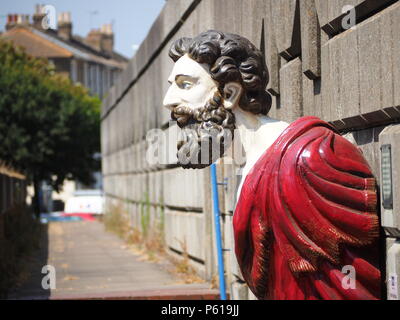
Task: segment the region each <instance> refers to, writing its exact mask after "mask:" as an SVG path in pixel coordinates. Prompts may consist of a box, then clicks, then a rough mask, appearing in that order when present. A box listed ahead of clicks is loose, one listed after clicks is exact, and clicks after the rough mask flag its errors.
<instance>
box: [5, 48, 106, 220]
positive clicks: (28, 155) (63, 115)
mask: <svg viewBox="0 0 400 320" xmlns="http://www.w3.org/2000/svg"><path fill="white" fill-rule="evenodd" d="M0 141H1V143H0V159H2V160H3V161H5V162H6V163H8V164H9V165H11V166H13V167H14V168H16V169H19V170H21V171H23V172H24V173H25V174H26V175H27V176H28V178H29V179H30V181H31V182H33V185H34V188H35V201H34V202H35V205H34V208H35V211H36V213H38V210H39V207H38V190H39V184H40V182H41V181H46V182H47V183H49V184H50V185H51V186H52V187H53V188H54V189H55V190H57V191H58V190H59V189H60V187H61V185H62V184H63V182H64V180H65V179H71V180H78V181H80V182H82V183H85V184H89V183H91V182H92V173H93V172H94V171H95V170H98V169H99V167H100V165H99V160H98V159H95V158H94V157H93V155H94V154H95V153H96V152H99V150H100V100H99V99H98V98H97V97H92V96H90V95H89V94H88V92H87V89H86V88H84V87H83V86H81V85H75V84H73V83H72V82H71V81H70V80H69V79H68V78H66V77H64V76H60V75H57V74H56V73H55V72H54V68H53V67H52V66H51V65H50V64H49V63H48V62H47V60H45V59H38V58H34V57H31V56H29V55H28V54H26V53H25V52H24V50H22V49H21V48H19V47H16V46H14V45H13V44H12V43H10V42H6V41H4V40H0Z"/></svg>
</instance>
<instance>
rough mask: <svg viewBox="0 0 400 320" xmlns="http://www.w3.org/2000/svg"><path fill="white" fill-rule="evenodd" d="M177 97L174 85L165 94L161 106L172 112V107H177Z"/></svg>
mask: <svg viewBox="0 0 400 320" xmlns="http://www.w3.org/2000/svg"><path fill="white" fill-rule="evenodd" d="M179 101H180V99H179V96H178V95H177V94H176V91H175V90H174V85H171V86H170V87H169V89H168V91H167V93H166V94H165V97H164V101H163V105H164V107H165V108H167V109H169V110H172V109H173V108H174V107H176V106H177V105H179V103H180V102H179Z"/></svg>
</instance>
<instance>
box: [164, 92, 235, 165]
mask: <svg viewBox="0 0 400 320" xmlns="http://www.w3.org/2000/svg"><path fill="white" fill-rule="evenodd" d="M171 117H172V119H173V120H176V121H177V122H178V126H179V127H180V128H181V129H182V130H181V137H180V138H179V139H178V145H177V148H178V153H177V156H178V164H179V165H180V166H181V167H183V168H185V169H189V168H191V169H202V168H205V167H208V166H209V165H211V164H212V163H213V162H215V161H216V160H218V159H219V158H220V157H222V156H223V155H224V153H225V151H226V150H227V149H228V148H229V146H230V145H231V143H232V140H233V133H234V130H235V116H234V114H233V113H232V111H231V110H228V109H226V108H225V107H224V105H223V98H222V96H221V94H220V92H219V91H217V92H216V93H215V94H214V96H213V97H212V98H211V99H210V100H209V101H208V102H207V103H206V105H205V106H204V107H200V108H197V109H195V110H193V109H190V108H188V107H185V106H178V107H175V108H174V109H173V110H172V113H171Z"/></svg>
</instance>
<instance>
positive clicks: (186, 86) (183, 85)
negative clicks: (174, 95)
mask: <svg viewBox="0 0 400 320" xmlns="http://www.w3.org/2000/svg"><path fill="white" fill-rule="evenodd" d="M177 85H178V87H179V88H181V89H186V90H188V89H190V88H191V87H193V83H192V82H190V81H181V82H178V83H177Z"/></svg>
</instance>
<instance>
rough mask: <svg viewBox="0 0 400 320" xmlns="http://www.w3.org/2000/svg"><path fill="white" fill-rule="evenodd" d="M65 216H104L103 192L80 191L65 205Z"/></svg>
mask: <svg viewBox="0 0 400 320" xmlns="http://www.w3.org/2000/svg"><path fill="white" fill-rule="evenodd" d="M64 213H65V214H82V213H84V214H87V213H89V214H103V213H104V196H103V192H102V191H101V190H79V191H76V192H74V194H73V196H72V197H71V198H70V199H68V200H67V202H66V204H65V210H64Z"/></svg>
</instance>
